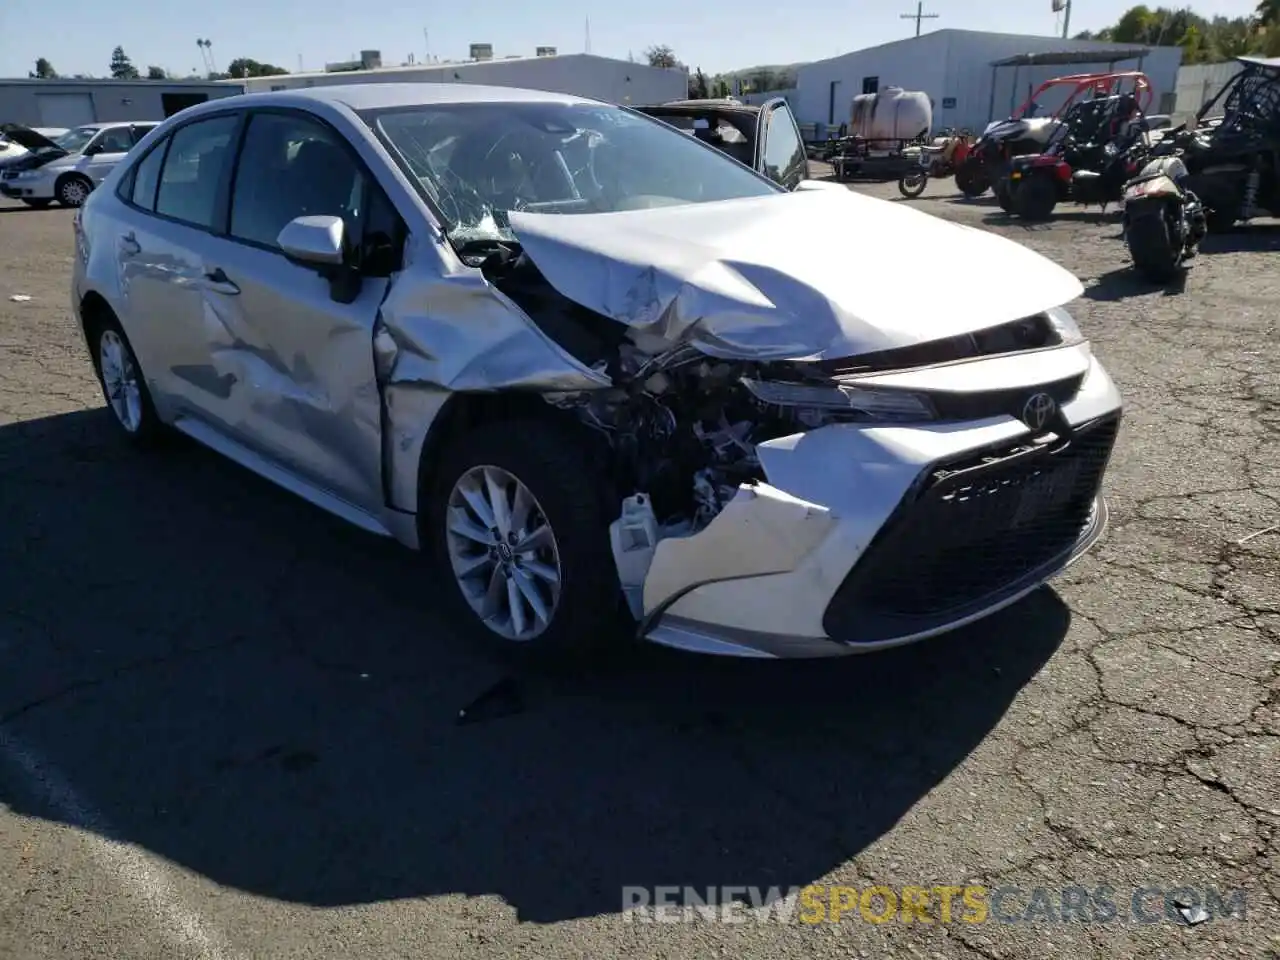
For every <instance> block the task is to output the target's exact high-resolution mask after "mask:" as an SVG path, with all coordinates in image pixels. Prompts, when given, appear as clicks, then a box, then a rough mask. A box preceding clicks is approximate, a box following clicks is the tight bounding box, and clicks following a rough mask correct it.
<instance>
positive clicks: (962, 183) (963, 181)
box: [956, 160, 991, 200]
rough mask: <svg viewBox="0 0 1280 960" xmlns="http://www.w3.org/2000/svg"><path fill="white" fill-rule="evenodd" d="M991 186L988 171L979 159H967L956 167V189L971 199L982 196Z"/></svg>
mask: <svg viewBox="0 0 1280 960" xmlns="http://www.w3.org/2000/svg"><path fill="white" fill-rule="evenodd" d="M990 186H991V184H990V182H989V181H988V179H987V175H986V171H985V170H984V169H983V167H982V164H981V163H979V162H978V161H976V160H965V161H964V163H962V164H960V166H959V167H958V168H956V189H957V190H959V191H960V192H961V193H962V194H964V195H965V196H966V197H968V198H969V199H970V200H973V199H975V198H976V197H980V196H982V195H983V194H984V193H986V192H987V188H988V187H990Z"/></svg>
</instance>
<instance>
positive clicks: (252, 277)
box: [72, 84, 1120, 657]
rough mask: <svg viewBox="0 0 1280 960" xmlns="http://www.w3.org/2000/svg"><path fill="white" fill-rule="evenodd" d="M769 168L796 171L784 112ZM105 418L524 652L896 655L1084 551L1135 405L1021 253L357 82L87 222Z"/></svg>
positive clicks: (807, 191) (82, 239)
mask: <svg viewBox="0 0 1280 960" xmlns="http://www.w3.org/2000/svg"><path fill="white" fill-rule="evenodd" d="M764 129H767V131H768V133H767V137H768V140H767V142H766V145H765V147H764V152H765V154H766V158H765V163H766V166H769V167H778V168H779V169H784V168H786V167H787V166H788V164H791V162H792V160H793V159H795V158H796V157H802V155H803V150H804V147H803V144H802V143H801V142H800V138H799V135H798V133H797V131H796V129H795V124H794V121H792V120H791V119H790V115H789V114H786V115H781V114H780V115H778V116H777V117H773V118H769V119H767V120H766V121H765V127H764ZM76 245H77V257H76V262H75V274H74V279H73V281H72V305H73V308H74V311H75V314H76V317H77V318H78V319H79V322H80V324H81V326H82V328H83V330H84V336H85V340H86V342H87V344H88V346H89V350H90V354H91V356H92V358H93V363H94V367H95V369H96V371H97V373H98V376H99V377H100V379H101V381H102V385H103V392H104V394H105V396H106V400H107V403H108V406H109V407H110V409H111V411H112V413H113V415H114V417H113V419H114V423H115V425H116V426H117V427H118V428H119V429H120V431H121V432H122V433H123V435H124V436H125V437H127V438H129V439H130V440H132V441H134V442H136V443H138V444H147V443H149V442H151V441H153V440H155V439H157V438H158V437H160V436H162V435H163V434H164V433H166V432H168V431H172V430H177V431H180V432H181V433H184V434H186V435H188V436H190V437H193V438H195V439H196V440H198V441H200V442H201V443H204V444H207V445H208V446H209V447H212V448H213V449H214V450H217V451H219V452H220V453H223V454H225V455H226V456H228V457H230V458H231V459H233V460H235V461H237V462H239V463H241V464H243V465H244V466H246V467H248V468H249V469H251V470H254V471H256V472H257V473H259V474H261V475H262V476H264V477H267V478H269V479H271V480H273V481H275V482H276V483H278V484H280V485H282V486H284V487H286V488H287V489H289V490H292V491H294V492H295V493H297V494H298V495H300V496H302V497H305V498H307V499H308V500H310V501H311V502H312V503H314V504H316V505H318V506H319V507H321V508H323V509H325V510H328V511H329V512H331V513H333V514H336V515H338V516H340V517H342V518H345V519H346V520H348V521H350V522H352V523H354V524H356V525H358V526H360V527H362V528H364V529H365V530H368V531H371V532H373V533H376V534H381V535H384V536H390V537H394V538H395V539H397V540H399V541H401V542H402V543H404V544H406V545H407V546H409V547H410V548H414V549H420V550H422V551H424V552H426V553H427V554H428V556H429V559H430V561H431V563H432V565H433V567H434V569H435V571H436V573H437V575H438V576H439V577H442V578H444V579H445V580H446V581H447V582H446V583H445V584H444V586H445V590H444V592H445V593H446V594H447V595H448V597H449V599H450V602H451V603H452V604H453V605H454V608H455V614H456V619H457V622H458V624H459V626H460V627H463V628H464V629H466V630H468V631H470V632H471V633H473V634H474V635H475V636H476V637H484V638H491V639H494V640H498V641H503V642H505V644H506V645H507V646H508V647H509V648H510V649H512V650H522V651H543V652H566V651H581V650H583V649H585V648H590V647H593V646H598V645H600V644H604V643H609V642H614V641H616V639H617V638H618V637H619V636H620V635H622V634H620V632H619V630H618V629H617V628H618V626H619V624H621V625H623V626H624V627H625V628H626V629H629V630H631V631H634V632H636V633H637V634H638V635H639V636H640V637H643V638H646V639H648V640H651V641H654V642H657V643H661V644H666V645H668V646H672V647H678V648H682V649H686V650H695V651H701V652H706V653H719V654H729V655H737V656H752V657H790V656H823V655H831V654H842V653H852V652H858V651H866V650H873V649H877V648H882V647H888V646H893V645H896V644H901V643H905V642H908V641H912V640H917V639H921V638H923V637H927V636H930V635H933V634H937V633H941V632H943V631H946V630H948V629H951V628H953V627H956V626H959V625H961V624H964V623H967V622H970V621H972V620H975V619H977V618H979V617H982V616H984V615H986V614H989V613H991V612H992V611H994V610H997V609H999V608H1001V607H1004V606H1006V605H1008V604H1010V603H1012V602H1013V601H1015V600H1017V599H1018V598H1019V597H1021V596H1023V595H1025V594H1026V593H1028V592H1029V591H1031V590H1033V589H1035V588H1036V587H1037V586H1039V585H1040V584H1041V583H1043V582H1044V581H1045V580H1046V579H1048V578H1049V577H1051V576H1053V575H1054V574H1055V573H1057V572H1058V571H1060V570H1061V569H1062V568H1063V567H1065V566H1066V565H1067V564H1068V563H1070V562H1071V561H1072V560H1074V559H1075V558H1076V557H1078V556H1079V555H1080V554H1081V553H1082V552H1083V551H1084V550H1086V549H1087V548H1088V547H1090V546H1091V545H1092V544H1093V543H1094V542H1095V541H1096V540H1097V538H1098V537H1099V536H1100V535H1101V532H1102V530H1103V527H1104V525H1105V522H1106V507H1105V505H1104V501H1103V499H1102V497H1101V485H1102V478H1103V472H1104V470H1105V468H1106V464H1107V461H1108V458H1109V456H1110V453H1111V448H1112V445H1113V442H1114V440H1115V437H1116V431H1117V427H1118V423H1119V417H1120V398H1119V396H1118V394H1117V392H1116V389H1115V387H1114V385H1113V384H1112V381H1111V379H1110V378H1109V377H1108V376H1107V374H1106V372H1105V371H1104V370H1103V368H1102V367H1101V365H1100V364H1099V363H1098V361H1097V359H1096V358H1095V357H1094V356H1093V354H1092V352H1091V350H1090V348H1089V344H1088V342H1087V341H1086V340H1085V339H1084V338H1083V337H1082V336H1081V333H1080V330H1079V329H1078V328H1077V326H1076V324H1075V323H1074V321H1073V320H1072V319H1071V316H1070V315H1069V314H1068V313H1067V312H1066V310H1064V309H1063V305H1064V304H1067V303H1069V302H1070V301H1072V300H1073V299H1075V298H1076V297H1078V296H1079V295H1080V293H1081V292H1082V291H1081V286H1080V284H1079V282H1078V281H1077V280H1076V279H1075V277H1073V276H1072V275H1070V274H1069V273H1067V272H1066V271H1064V270H1062V269H1061V268H1059V267H1058V266H1056V265H1055V264H1053V263H1051V262H1049V261H1048V260H1046V259H1044V258H1043V257H1041V256H1039V255H1037V254H1035V253H1033V252H1031V251H1030V250H1028V249H1026V248H1024V247H1022V246H1020V245H1018V244H1015V243H1012V242H1010V241H1008V240H1005V239H1002V238H1000V237H997V236H995V235H993V234H989V233H986V232H983V231H979V230H975V229H971V228H967V227H962V226H958V225H955V224H950V223H947V222H944V221H942V220H939V219H936V218H933V217H930V216H927V215H925V214H923V213H920V212H918V211H913V210H911V209H909V208H908V207H906V206H904V205H900V204H893V203H889V202H885V201H880V200H875V199H871V198H868V197H865V196H861V195H858V194H855V193H852V192H850V191H848V190H846V189H844V188H843V187H837V186H833V185H831V184H827V183H814V182H807V181H806V182H802V183H800V184H799V186H798V187H796V189H794V190H791V191H788V190H786V189H784V188H783V187H780V186H778V185H776V184H775V183H773V182H771V181H770V180H768V179H767V178H765V177H764V176H761V175H759V174H758V173H756V172H754V171H753V170H751V169H749V168H747V167H745V166H743V165H742V164H740V163H738V162H737V161H735V160H734V159H731V158H730V157H728V156H726V155H725V154H723V153H721V152H719V151H717V150H716V149H715V148H713V147H710V146H708V145H706V144H704V143H701V142H699V141H698V140H696V139H694V138H691V137H688V136H685V135H684V134H682V133H680V132H679V131H677V130H674V129H672V128H671V127H669V126H668V125H666V124H664V123H662V122H661V121H658V120H654V119H651V118H649V117H646V116H644V115H642V114H640V113H637V112H635V111H632V110H629V109H625V108H622V107H617V106H611V105H607V104H604V103H599V102H596V101H592V100H586V99H582V98H578V97H571V96H562V95H558V94H551V93H535V92H531V91H523V90H515V89H507V88H490V87H481V86H472V85H450V84H422V85H415V84H394V85H376V84H361V85H351V86H333V87H325V88H322V89H315V90H305V91H303V90H298V91H289V92H281V93H272V94H251V95H247V96H240V97H232V98H228V99H223V100H217V101H213V102H210V103H208V104H204V105H201V106H198V107H193V108H191V109H189V110H185V111H183V112H182V113H181V114H179V115H177V116H175V117H173V118H171V119H170V120H168V121H167V122H165V123H164V124H162V125H161V126H160V127H158V128H157V129H156V130H155V131H153V132H152V133H151V134H150V135H149V136H147V137H146V138H145V139H144V140H143V141H142V142H141V143H140V144H139V145H138V146H137V147H136V148H135V149H134V150H133V151H132V152H131V153H130V155H129V158H128V160H127V162H126V163H123V164H121V165H120V166H119V167H118V168H117V169H116V170H115V171H114V172H113V173H112V174H111V175H110V176H109V177H108V178H107V180H106V181H105V182H104V184H103V185H102V187H100V188H99V189H98V190H96V191H94V193H93V194H92V195H91V197H90V198H89V200H88V202H87V203H86V204H85V206H84V207H83V208H82V209H81V211H80V212H79V214H78V216H77V220H76Z"/></svg>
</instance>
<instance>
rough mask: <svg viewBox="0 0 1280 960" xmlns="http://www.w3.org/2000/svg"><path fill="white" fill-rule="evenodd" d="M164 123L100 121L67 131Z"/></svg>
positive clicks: (157, 121) (156, 121)
mask: <svg viewBox="0 0 1280 960" xmlns="http://www.w3.org/2000/svg"><path fill="white" fill-rule="evenodd" d="M162 123H164V121H163V120H111V121H101V120H100V121H98V122H96V123H81V124H79V125H77V126H75V127H68V128H66V129H69V130H106V129H107V128H108V127H138V126H142V125H143V124H150V125H151V126H153V127H156V126H159V125H160V124H162ZM31 129H33V130H35V129H36V128H35V127H32V128H31ZM40 129H45V130H53V129H59V128H57V127H42V128H40Z"/></svg>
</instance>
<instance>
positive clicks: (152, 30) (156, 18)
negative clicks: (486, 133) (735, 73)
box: [0, 0, 1256, 77]
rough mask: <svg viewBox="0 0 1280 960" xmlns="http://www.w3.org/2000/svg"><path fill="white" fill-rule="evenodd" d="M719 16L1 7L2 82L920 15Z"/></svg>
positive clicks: (1231, 4) (883, 34)
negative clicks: (123, 57)
mask: <svg viewBox="0 0 1280 960" xmlns="http://www.w3.org/2000/svg"><path fill="white" fill-rule="evenodd" d="M508 2H510V0H508ZM1175 3H1176V0H1173V2H1169V3H1168V5H1169V6H1173V5H1174V4H1175ZM1149 5H1150V6H1156V5H1157V4H1156V3H1150V4H1149ZM715 6H718V5H713V4H706V3H691V2H689V0H643V2H641V3H624V4H617V5H604V4H593V3H591V2H589V0H538V2H536V3H524V4H521V3H512V4H511V5H510V6H508V5H507V4H506V3H495V4H471V3H461V4H452V5H449V6H435V5H429V4H410V3H405V2H403V0H385V2H382V3H360V2H354V3H335V2H332V0H330V2H327V3H324V2H316V0H214V2H211V3H201V4H198V5H197V4H192V5H191V6H190V7H188V6H186V5H185V4H183V3H181V2H180V0H126V2H118V3H111V2H104V0H58V2H57V3H51V2H50V0H0V76H6V77H13V76H18V77H25V76H26V75H27V71H29V70H30V69H32V65H33V63H34V62H35V59H36V57H47V58H48V59H49V60H50V61H51V62H52V63H53V65H54V67H55V68H56V69H57V70H58V71H59V72H60V73H64V74H73V73H90V74H93V75H95V76H102V75H105V74H106V73H107V64H108V62H109V60H110V57H111V50H112V48H113V47H115V46H116V45H117V44H120V45H122V46H123V47H124V49H125V52H126V53H127V54H128V55H129V57H130V58H131V59H132V60H133V62H134V64H135V65H136V66H138V68H139V69H143V70H145V68H146V67H147V66H148V65H150V64H156V65H158V66H162V67H164V68H166V69H168V70H169V71H171V72H173V73H175V74H181V75H185V74H186V73H188V72H190V71H191V70H192V69H194V68H197V67H199V66H200V64H201V60H200V51H199V50H198V49H197V48H196V42H195V41H196V38H197V37H207V38H209V39H210V40H212V41H213V54H214V58H215V60H216V62H217V64H218V67H219V68H220V69H221V68H225V66H226V64H227V63H228V62H229V61H231V60H233V59H235V58H236V57H251V58H253V59H255V60H260V61H264V62H269V63H275V64H277V65H279V66H281V67H284V68H285V69H287V70H291V71H296V70H297V69H298V58H299V56H301V58H302V63H303V66H304V67H305V68H306V69H308V70H316V69H321V68H322V67H323V65H324V63H325V62H326V61H334V60H344V59H347V58H348V57H349V56H350V55H351V54H352V53H354V52H355V51H357V50H359V49H362V48H364V49H374V50H381V51H382V56H383V61H384V62H385V63H388V64H391V63H400V62H402V61H404V60H406V59H408V56H409V54H410V53H412V54H413V55H414V56H415V57H416V58H417V59H418V60H419V61H421V60H422V58H423V54H424V53H425V52H427V49H428V43H429V45H430V46H429V50H430V53H431V55H432V56H436V57H440V58H441V59H449V58H453V59H461V58H465V57H466V56H467V46H468V44H469V43H472V42H488V43H492V44H493V46H494V53H495V55H497V56H503V55H506V54H520V55H532V53H533V48H534V47H535V46H539V45H547V46H555V47H558V48H559V49H560V51H561V52H562V53H578V52H581V51H582V50H583V48H584V44H585V24H586V21H587V18H588V16H589V17H590V21H591V52H592V53H596V54H600V55H604V56H614V57H626V56H627V53H628V51H631V52H634V54H635V56H636V58H637V59H639V58H640V54H641V51H643V50H644V49H645V48H646V47H648V46H650V45H653V44H663V43H665V44H667V45H669V46H671V47H672V48H673V49H674V50H675V52H676V55H677V56H678V57H679V58H680V59H681V60H682V61H684V62H685V63H688V64H689V65H690V66H691V67H693V66H701V67H702V68H703V69H704V70H705V71H707V72H709V73H711V72H715V71H719V70H730V69H734V68H736V67H748V66H754V65H756V64H762V63H791V62H794V61H798V60H817V59H821V58H823V57H830V56H834V55H835V54H837V53H845V52H848V51H849V50H856V49H858V48H859V47H866V46H871V45H874V44H877V43H884V42H886V41H889V40H896V39H899V38H901V37H905V36H910V35H911V34H912V32H913V30H914V24H912V23H910V22H909V21H906V20H901V19H899V16H898V15H899V13H905V12H914V10H915V6H916V0H895V2H890V3H884V2H883V0H881V2H879V3H876V4H874V5H873V4H871V3H870V2H856V0H855V2H850V0H794V2H790V3H781V4H779V3H777V2H776V0H737V2H736V3H730V4H724V5H723V6H721V7H720V9H722V10H731V11H732V13H731V14H730V15H728V16H726V15H724V14H720V16H719V17H717V16H716V15H715V14H713V13H712V12H710V10H711V9H712V8H713V7H715ZM1130 6H1132V3H1131V2H1125V0H1075V3H1074V10H1073V12H1072V15H1071V32H1072V33H1075V32H1076V31H1078V30H1085V29H1097V28H1100V27H1104V26H1107V25H1108V24H1110V23H1113V22H1114V21H1115V20H1116V19H1117V18H1118V17H1119V15H1120V14H1121V13H1123V12H1124V11H1125V10H1126V9H1127V8H1128V7H1130ZM1255 6H1256V0H1198V2H1197V3H1195V4H1193V7H1194V9H1195V10H1197V12H1199V13H1201V14H1202V15H1205V16H1213V15H1215V14H1221V15H1225V16H1239V15H1242V14H1245V13H1249V12H1251V11H1252V10H1253V8H1254V7H1255ZM433 8H434V13H433ZM197 11H198V13H197ZM925 12H926V13H936V14H938V19H936V20H928V21H925V29H926V30H930V29H940V28H942V27H955V28H961V29H970V30H997V31H1003V32H1006V33H1030V34H1042V35H1052V34H1053V33H1054V32H1055V14H1054V13H1052V12H1051V10H1050V0H996V2H981V0H926V2H925ZM424 27H425V28H426V29H427V31H428V38H427V39H424V37H423V28H424ZM1058 29H1060V28H1058Z"/></svg>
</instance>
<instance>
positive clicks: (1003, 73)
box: [788, 30, 1182, 132]
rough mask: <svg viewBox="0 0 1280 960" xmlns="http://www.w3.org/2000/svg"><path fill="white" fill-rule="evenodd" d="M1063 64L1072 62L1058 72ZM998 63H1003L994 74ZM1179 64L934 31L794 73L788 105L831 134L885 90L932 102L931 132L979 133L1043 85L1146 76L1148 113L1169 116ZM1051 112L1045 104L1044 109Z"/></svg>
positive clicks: (1165, 51) (1159, 57)
mask: <svg viewBox="0 0 1280 960" xmlns="http://www.w3.org/2000/svg"><path fill="white" fill-rule="evenodd" d="M1094 52H1096V56H1089V54H1091V53H1094ZM1055 54H1060V55H1064V56H1059V57H1058V58H1057V60H1058V62H1057V63H1035V62H1025V61H1034V60H1037V59H1040V60H1045V61H1048V60H1050V59H1051V58H1052V56H1053V55H1055ZM1079 58H1083V59H1079ZM1065 59H1072V60H1074V61H1075V62H1072V63H1070V64H1069V65H1065V64H1063V63H1062V61H1063V60H1065ZM1015 60H1018V61H1024V62H1019V63H1015V62H1013V61H1015ZM1000 61H1010V62H1008V63H1007V64H1005V65H1002V66H999V67H997V66H994V64H996V63H997V62H1000ZM1181 63H1182V48H1181V47H1144V48H1135V47H1133V46H1130V45H1125V44H1115V43H1106V42H1103V41H1097V40H1063V39H1060V38H1056V37H1032V36H1025V35H1020V34H1012V33H982V32H980V31H976V30H935V31H933V32H932V33H926V34H923V35H921V36H919V37H911V38H909V39H906V40H897V41H894V42H893V43H885V44H881V45H880V46H878V47H868V48H867V49H865V50H857V51H855V52H853V53H846V54H844V55H842V56H839V57H832V58H831V59H829V60H819V61H817V62H815V63H808V64H805V65H804V66H802V67H800V68H799V69H798V70H797V74H796V89H795V91H794V92H793V93H790V94H789V95H788V99H789V100H790V101H791V105H792V108H793V109H794V111H795V113H796V117H797V119H799V120H800V121H801V122H810V123H814V122H816V123H819V124H825V125H837V126H838V125H839V124H841V123H847V122H848V120H849V112H850V103H851V101H852V99H853V97H855V96H856V95H858V94H860V93H875V92H877V91H878V90H883V89H884V88H885V87H890V86H892V87H902V88H904V89H906V90H921V91H924V92H925V93H927V94H928V95H929V98H930V99H931V100H932V101H933V128H934V130H935V132H936V131H938V130H941V129H943V128H945V127H956V128H961V129H966V128H967V129H969V130H973V131H975V132H978V131H981V130H982V128H983V127H985V126H986V125H987V124H988V123H989V122H990V121H992V120H999V119H1002V118H1004V117H1007V116H1008V115H1009V114H1010V113H1011V112H1012V111H1013V110H1014V109H1016V108H1017V107H1018V106H1020V105H1021V104H1022V103H1023V102H1024V101H1025V100H1026V99H1027V97H1028V96H1029V95H1030V94H1031V92H1032V90H1034V89H1035V87H1037V86H1038V85H1039V84H1041V83H1043V82H1044V81H1045V80H1049V79H1051V78H1053V77H1059V76H1063V75H1065V74H1075V73H1096V72H1099V71H1104V70H1108V69H1116V70H1141V71H1143V72H1144V73H1146V75H1147V76H1148V78H1149V79H1150V80H1151V85H1152V87H1153V88H1154V91H1153V92H1154V97H1153V99H1152V102H1151V107H1150V110H1149V112H1151V113H1172V112H1173V102H1174V98H1175V95H1176V91H1177V85H1178V67H1179V65H1180V64H1181ZM1057 105H1058V104H1057V103H1055V102H1050V101H1046V102H1045V103H1044V106H1045V107H1047V108H1049V109H1053V108H1055V107H1056V106H1057Z"/></svg>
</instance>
